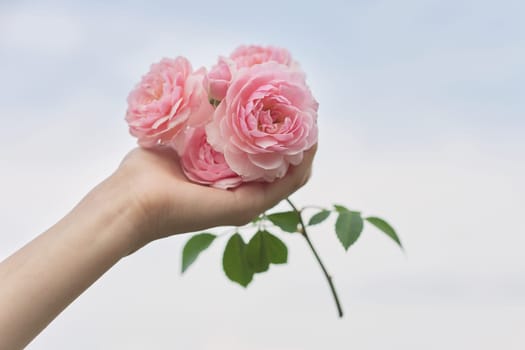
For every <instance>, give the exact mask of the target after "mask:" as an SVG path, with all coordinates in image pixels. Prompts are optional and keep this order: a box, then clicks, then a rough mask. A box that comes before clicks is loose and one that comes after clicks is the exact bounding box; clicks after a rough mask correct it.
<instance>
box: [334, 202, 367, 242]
mask: <svg viewBox="0 0 525 350" xmlns="http://www.w3.org/2000/svg"><path fill="white" fill-rule="evenodd" d="M362 231H363V219H362V218H361V214H360V213H359V212H356V211H349V210H342V211H341V212H339V216H338V217H337V221H336V222H335V232H336V234H337V237H339V241H341V244H342V245H343V247H344V248H345V249H346V250H348V248H349V247H350V246H351V245H352V244H354V243H355V241H357V239H358V238H359V236H360V235H361V232H362Z"/></svg>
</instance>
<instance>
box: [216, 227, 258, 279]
mask: <svg viewBox="0 0 525 350" xmlns="http://www.w3.org/2000/svg"><path fill="white" fill-rule="evenodd" d="M222 268H223V269H224V273H225V274H226V276H228V278H229V279H230V280H232V281H234V282H237V283H239V284H240V285H241V286H243V287H246V286H247V285H248V284H249V283H250V282H251V281H252V278H253V270H252V269H251V268H250V265H249V263H248V259H247V254H246V244H245V243H244V241H243V239H242V237H241V235H239V234H238V233H236V234H234V235H233V236H231V238H230V240H229V241H228V243H227V244H226V248H225V249H224V255H223V257H222Z"/></svg>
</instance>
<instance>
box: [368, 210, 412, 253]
mask: <svg viewBox="0 0 525 350" xmlns="http://www.w3.org/2000/svg"><path fill="white" fill-rule="evenodd" d="M365 220H366V221H368V222H369V223H371V224H372V225H374V226H375V227H377V228H378V229H379V230H381V231H383V232H384V233H385V234H386V235H387V236H389V237H390V238H392V239H393V240H394V241H395V242H396V243H397V244H398V245H399V246H400V247H401V249H403V245H402V244H401V240H400V239H399V237H398V236H397V233H396V231H395V230H394V228H393V227H392V226H390V224H389V223H388V222H386V221H385V220H383V219H381V218H378V217H374V216H369V217H367V218H366V219H365Z"/></svg>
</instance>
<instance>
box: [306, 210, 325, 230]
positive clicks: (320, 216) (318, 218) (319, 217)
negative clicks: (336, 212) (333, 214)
mask: <svg viewBox="0 0 525 350" xmlns="http://www.w3.org/2000/svg"><path fill="white" fill-rule="evenodd" d="M328 216H330V211H329V210H326V209H323V210H321V211H320V212H318V213H317V214H315V215H314V216H312V217H311V218H310V221H308V226H312V225H317V224H320V223H321V222H323V221H325V220H326V219H327V218H328Z"/></svg>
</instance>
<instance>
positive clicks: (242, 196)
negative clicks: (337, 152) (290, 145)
mask: <svg viewBox="0 0 525 350" xmlns="http://www.w3.org/2000/svg"><path fill="white" fill-rule="evenodd" d="M316 151H317V144H316V145H314V146H313V147H312V148H311V149H309V150H308V151H306V152H305V153H304V158H303V161H302V162H301V163H300V164H299V165H297V166H294V167H290V169H289V171H288V173H287V174H286V176H285V177H283V178H282V179H279V180H277V181H275V182H273V183H251V184H245V185H242V186H241V187H239V188H238V189H236V190H235V191H234V192H233V194H234V195H235V197H236V202H237V203H236V205H237V209H238V211H237V212H238V213H240V214H238V215H241V216H242V217H245V216H246V218H245V219H246V220H247V221H250V219H253V218H254V217H256V216H257V215H258V214H260V213H262V212H264V211H265V210H267V209H270V208H272V207H274V206H275V205H276V204H277V203H279V202H280V201H282V200H283V199H285V198H286V197H288V196H289V195H291V194H292V193H294V192H295V191H297V190H298V189H299V188H301V187H302V186H303V185H304V184H306V182H307V181H308V179H309V178H310V176H311V172H312V162H313V159H314V156H315V153H316Z"/></svg>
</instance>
